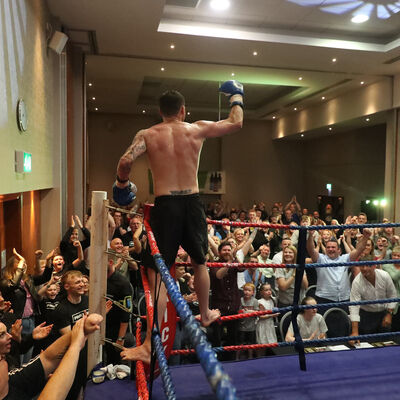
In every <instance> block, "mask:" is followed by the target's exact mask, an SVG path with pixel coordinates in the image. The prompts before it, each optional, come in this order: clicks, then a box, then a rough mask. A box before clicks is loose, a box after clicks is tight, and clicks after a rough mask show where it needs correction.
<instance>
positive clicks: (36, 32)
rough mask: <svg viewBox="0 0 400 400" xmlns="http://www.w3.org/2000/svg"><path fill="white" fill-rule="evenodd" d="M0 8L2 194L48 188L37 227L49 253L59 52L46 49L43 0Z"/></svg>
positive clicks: (53, 237) (54, 237) (54, 209)
mask: <svg viewBox="0 0 400 400" xmlns="http://www.w3.org/2000/svg"><path fill="white" fill-rule="evenodd" d="M0 11H1V12H0V18H1V21H0V26H1V29H2V31H1V32H2V34H1V35H0V168H1V179H0V194H7V193H18V192H29V191H37V190H41V189H49V190H46V193H42V194H41V195H40V196H41V198H42V199H45V198H46V199H50V198H51V202H50V203H49V202H48V201H44V203H45V206H43V203H41V204H40V209H41V211H40V218H41V220H40V226H41V227H46V229H38V231H37V234H38V235H39V239H38V243H39V244H40V246H41V247H43V249H44V250H45V251H47V250H49V249H50V248H53V247H55V246H56V245H57V242H58V240H59V237H60V225H59V222H60V219H61V216H60V209H61V207H60V193H59V185H60V176H61V169H60V163H59V156H60V151H59V150H60V131H61V129H60V97H59V96H60V91H59V86H60V69H59V65H60V64H59V63H60V60H59V58H60V56H58V55H57V54H55V53H53V52H52V51H50V50H48V48H47V37H46V24H47V22H50V16H49V13H48V10H47V6H46V3H45V1H44V0H21V1H7V2H2V3H1V6H0ZM20 98H23V99H24V101H25V104H26V108H27V115H28V129H27V131H26V132H20V131H19V130H18V126H17V121H16V107H17V102H18V99H20ZM15 150H23V151H26V152H28V153H31V154H32V172H31V173H26V174H16V173H15V172H14V171H15V169H14V157H15V156H14V152H15ZM51 188H56V189H51ZM49 221H52V224H49Z"/></svg>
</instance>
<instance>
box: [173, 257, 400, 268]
mask: <svg viewBox="0 0 400 400" xmlns="http://www.w3.org/2000/svg"><path fill="white" fill-rule="evenodd" d="M384 264H400V259H386V260H373V261H349V262H333V263H310V264H305V265H304V268H306V269H307V268H329V267H354V266H357V265H365V266H374V265H384ZM175 265H176V266H177V267H178V266H185V267H187V266H191V265H192V264H191V263H190V262H177V263H175ZM206 265H207V267H209V268H222V267H223V268H298V267H299V266H300V265H299V264H262V263H238V262H233V263H230V262H228V263H227V262H208V263H207V264H206Z"/></svg>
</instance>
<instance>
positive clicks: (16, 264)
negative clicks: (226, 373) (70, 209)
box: [0, 196, 400, 399]
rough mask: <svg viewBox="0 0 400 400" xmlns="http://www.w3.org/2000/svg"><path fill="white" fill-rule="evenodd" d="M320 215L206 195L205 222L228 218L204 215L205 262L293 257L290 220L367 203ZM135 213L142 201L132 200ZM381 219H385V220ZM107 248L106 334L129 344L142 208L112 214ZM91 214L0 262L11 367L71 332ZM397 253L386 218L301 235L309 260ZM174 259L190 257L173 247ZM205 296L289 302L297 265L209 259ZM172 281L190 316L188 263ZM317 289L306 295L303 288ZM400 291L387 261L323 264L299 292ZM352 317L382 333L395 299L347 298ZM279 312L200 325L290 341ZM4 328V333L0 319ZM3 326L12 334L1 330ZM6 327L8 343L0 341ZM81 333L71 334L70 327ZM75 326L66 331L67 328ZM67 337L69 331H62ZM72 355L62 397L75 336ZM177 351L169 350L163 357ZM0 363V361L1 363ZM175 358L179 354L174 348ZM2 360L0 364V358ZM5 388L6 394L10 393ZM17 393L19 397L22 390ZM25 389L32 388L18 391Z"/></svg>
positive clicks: (75, 392) (215, 302) (333, 221)
mask: <svg viewBox="0 0 400 400" xmlns="http://www.w3.org/2000/svg"><path fill="white" fill-rule="evenodd" d="M327 210H328V212H326V213H325V216H326V218H325V220H324V219H323V218H321V216H320V214H319V213H318V211H309V210H308V209H306V208H301V206H300V205H299V203H298V202H297V200H296V197H295V196H294V197H293V198H292V199H291V200H290V201H289V203H288V204H287V205H286V206H283V205H282V203H274V204H273V205H272V207H271V208H270V209H267V207H266V206H265V204H264V203H262V202H260V203H258V204H254V206H253V207H251V208H250V209H248V210H243V209H239V208H231V209H227V207H226V206H225V205H224V204H223V203H222V202H221V201H217V202H215V203H213V204H209V205H208V206H207V208H206V214H207V216H208V218H210V219H211V220H221V221H223V222H226V223H225V224H223V225H219V224H215V225H212V224H209V225H208V241H209V251H208V255H207V258H208V261H210V262H212V261H219V262H241V263H242V262H253V263H258V264H260V265H262V264H293V263H296V257H297V247H298V241H299V233H298V232H299V231H298V230H296V229H293V228H291V226H293V227H294V226H298V225H303V226H309V225H327V227H329V225H330V226H332V225H339V224H340V223H348V224H350V223H351V224H356V225H357V224H365V223H367V222H368V220H367V216H366V214H364V213H358V215H353V216H349V217H347V218H346V220H345V221H340V220H338V219H337V218H335V215H333V214H332V210H330V209H329V207H327ZM137 211H140V209H138V210H137ZM237 221H239V222H252V223H270V224H284V225H287V229H283V228H282V229H280V228H279V227H274V228H269V227H263V228H253V227H243V228H233V227H231V226H230V224H229V223H230V222H237ZM383 222H389V221H388V220H384V221H383ZM108 225H109V231H108V244H109V246H108V247H109V253H110V254H109V257H108V265H107V297H108V299H109V300H111V301H110V302H109V303H108V310H109V312H108V314H107V316H106V336H107V339H109V340H110V341H111V342H114V343H116V344H117V345H119V346H129V345H131V344H130V343H128V338H129V336H130V332H129V321H130V313H129V312H127V311H124V309H122V308H120V307H117V306H116V303H119V304H120V305H122V306H123V307H124V308H125V309H126V310H132V309H133V308H134V307H137V306H138V303H139V299H140V298H141V297H142V296H143V287H142V283H141V275H140V270H139V266H140V265H145V266H146V265H148V263H150V260H149V253H148V251H147V246H148V245H147V235H146V231H145V228H144V225H143V218H142V215H141V214H140V213H132V214H130V215H129V214H128V215H127V214H124V213H122V214H121V212H119V211H114V212H113V213H110V215H109V218H108ZM90 226H91V221H90V217H87V216H86V218H85V223H84V224H83V223H82V222H81V220H80V218H79V217H78V216H73V217H71V220H70V226H69V228H68V230H67V231H66V232H65V235H64V236H63V238H62V240H61V242H60V243H59V245H58V246H57V247H56V248H55V249H54V250H52V251H51V252H50V253H49V254H47V255H46V257H45V258H43V252H42V251H41V250H37V251H36V253H35V265H32V266H28V265H27V263H26V261H25V258H24V256H23V255H21V254H19V253H18V251H17V250H18V249H17V250H14V254H13V256H12V257H10V258H9V260H8V261H7V265H6V267H5V268H4V269H3V271H2V274H1V280H0V291H1V293H0V312H1V321H2V323H0V351H1V352H2V353H1V354H0V357H2V359H1V360H3V359H4V360H6V361H7V365H8V369H9V370H12V369H13V368H18V367H20V366H21V365H22V363H24V362H27V361H29V359H30V358H31V357H32V356H33V357H35V356H38V355H39V356H40V355H41V354H42V353H43V351H47V349H49V348H51V346H53V345H54V343H57V341H59V340H60V338H63V337H66V335H67V336H68V337H71V332H73V329H74V326H75V325H76V324H77V323H78V321H80V320H81V319H85V318H86V314H87V311H88V292H89V291H90V269H91V268H94V267H95V266H93V265H91V263H90V258H89V252H88V249H89V247H90ZM383 259H385V260H390V259H400V240H399V236H397V235H396V234H395V230H394V229H393V228H390V227H385V228H378V229H374V230H371V229H366V228H364V229H357V228H354V229H348V230H344V231H343V230H342V229H340V228H337V229H322V230H319V231H318V232H317V231H310V232H309V233H308V239H307V258H306V262H308V263H311V262H319V263H332V262H340V261H341V262H347V261H359V260H366V261H373V260H383ZM177 261H185V262H186V261H189V262H190V257H189V256H188V254H186V252H185V251H184V249H180V250H179V252H178V255H177ZM209 274H210V289H211V290H210V305H211V307H212V308H218V309H219V310H220V311H221V314H222V315H223V316H225V315H235V314H238V313H248V312H252V311H255V310H271V309H272V308H274V307H286V306H289V305H291V304H292V303H293V295H294V284H295V279H296V269H293V268H273V267H271V266H268V267H266V268H263V267H258V268H251V269H244V268H230V267H229V268H228V267H220V268H209ZM176 282H177V284H178V288H179V290H180V291H181V293H182V295H183V297H184V298H185V300H186V301H187V302H188V304H189V306H190V308H191V309H192V311H193V313H194V314H198V311H199V309H198V302H197V296H196V293H195V290H194V283H193V273H192V270H191V268H190V267H179V268H177V269H176ZM310 287H313V288H314V291H313V292H312V295H310V293H311V292H308V290H309V289H310ZM399 294H400V264H391V263H388V264H386V265H383V266H368V267H366V266H361V267H352V268H349V267H339V268H337V267H335V268H333V267H328V268H319V269H307V273H306V274H304V276H303V278H302V282H301V293H300V301H301V302H302V303H303V304H316V303H324V302H332V301H346V300H366V299H367V300H370V299H384V298H392V297H398V296H399ZM345 309H346V312H348V313H349V315H350V319H351V325H352V332H351V334H352V335H354V336H356V335H358V334H362V333H375V332H382V331H386V330H388V329H392V330H393V331H397V330H399V328H400V313H398V305H397V303H388V304H375V305H368V306H361V307H359V306H357V307H350V308H345ZM280 318H281V315H278V314H270V315H264V316H260V317H257V318H256V317H251V318H246V319H242V320H237V319H236V320H232V321H228V322H227V323H225V324H219V323H214V324H212V325H211V326H210V327H209V328H207V335H208V337H209V339H210V341H211V343H212V345H213V346H221V345H237V344H251V343H273V342H276V341H278V340H288V341H291V340H294V336H293V329H292V327H291V326H290V327H289V329H288V332H287V335H286V336H285V337H282V336H281V333H280V332H279V330H278V329H277V326H278V321H279V319H280ZM3 325H4V326H5V329H3V330H4V332H3V333H2V330H1V329H2V326H3ZM298 325H299V327H300V333H301V335H302V337H303V339H304V340H308V339H312V338H324V337H325V335H326V332H327V327H326V325H325V323H324V321H323V319H322V317H321V315H319V314H318V313H317V311H316V310H306V311H305V312H303V313H301V314H299V316H298ZM181 328H182V327H181V326H180V325H179V323H178V327H177V335H176V341H175V344H176V346H177V347H181V346H187V345H189V344H188V338H185V335H184V333H183V332H182V329H181ZM7 332H8V333H7ZM2 335H7V336H6V338H7V340H6V341H9V343H8V342H7V344H4V345H3V344H2V342H1V341H2ZM78 335H79V334H78V333H76V334H75V336H78ZM75 336H74V337H75ZM69 340H71V339H69ZM79 343H80V344H82V351H80V352H79V356H78V359H77V362H76V364H77V367H76V374H75V377H74V379H73V382H71V385H70V390H69V393H68V394H67V395H66V398H68V399H76V398H78V396H79V393H80V392H81V389H82V387H83V386H84V384H85V380H86V347H85V346H84V345H83V342H82V340H81V341H79ZM265 354H268V352H267V351H265V350H261V351H257V352H256V353H253V352H251V351H248V352H239V353H237V354H235V353H226V354H222V355H220V356H219V357H220V358H221V359H224V360H226V359H234V358H248V357H253V356H255V355H257V356H261V355H265ZM104 358H105V362H106V363H108V364H110V363H111V364H120V363H121V362H122V361H121V358H120V356H119V352H118V351H117V350H116V347H115V346H112V345H108V344H107V345H106V346H105V354H104ZM172 361H173V359H171V362H172ZM0 362H1V361H0ZM174 362H175V363H179V362H183V360H182V358H179V357H175V361H174ZM0 365H1V364H0ZM9 398H12V397H9ZM19 398H21V399H23V398H24V397H19ZM26 398H29V397H26Z"/></svg>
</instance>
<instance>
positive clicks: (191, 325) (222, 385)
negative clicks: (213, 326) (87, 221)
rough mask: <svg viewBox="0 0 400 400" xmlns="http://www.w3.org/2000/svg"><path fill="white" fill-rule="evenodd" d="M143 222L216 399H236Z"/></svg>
mask: <svg viewBox="0 0 400 400" xmlns="http://www.w3.org/2000/svg"><path fill="white" fill-rule="evenodd" d="M144 224H145V227H146V231H147V233H148V241H149V244H150V249H151V253H152V255H153V258H154V261H155V264H156V266H157V268H158V270H159V271H160V274H161V277H162V280H163V281H164V284H165V286H166V288H167V291H168V293H169V296H170V299H171V301H172V303H173V304H174V306H175V308H176V311H177V313H178V315H179V317H180V318H181V321H182V323H183V326H184V329H185V330H186V332H187V333H188V335H189V337H190V338H191V340H192V343H193V344H194V347H195V348H196V351H197V354H198V358H199V361H200V365H201V366H202V368H203V370H204V372H205V374H206V376H207V379H208V381H209V383H210V385H211V387H212V389H213V390H214V391H215V393H216V395H217V398H218V399H224V400H225V399H232V400H233V399H236V398H237V397H236V389H235V388H234V386H233V385H232V383H231V381H230V379H229V377H228V376H227V375H226V374H225V373H224V371H223V368H222V364H221V363H220V362H219V361H218V360H217V357H216V355H215V353H214V352H213V351H212V348H211V345H210V344H209V343H208V341H207V338H206V335H205V334H204V332H203V331H202V330H201V329H200V326H199V323H198V322H197V321H196V319H195V318H194V316H193V314H192V312H191V310H190V308H189V306H188V305H187V303H186V301H185V300H184V299H183V297H182V295H181V293H180V292H179V290H178V288H177V287H176V283H175V281H174V279H173V278H172V276H171V274H170V273H169V271H168V268H167V267H166V265H165V262H164V260H163V259H162V257H161V254H160V252H159V250H158V247H157V244H156V241H155V237H154V233H153V231H152V229H151V226H150V224H149V223H148V221H147V219H145V221H144Z"/></svg>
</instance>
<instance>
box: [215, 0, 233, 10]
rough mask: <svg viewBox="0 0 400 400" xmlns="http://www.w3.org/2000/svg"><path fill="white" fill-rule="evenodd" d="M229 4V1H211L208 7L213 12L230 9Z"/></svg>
mask: <svg viewBox="0 0 400 400" xmlns="http://www.w3.org/2000/svg"><path fill="white" fill-rule="evenodd" d="M230 5H231V3H230V1H229V0H211V1H210V7H211V8H213V9H214V10H219V11H222V10H226V9H228V8H229V7H230Z"/></svg>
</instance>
